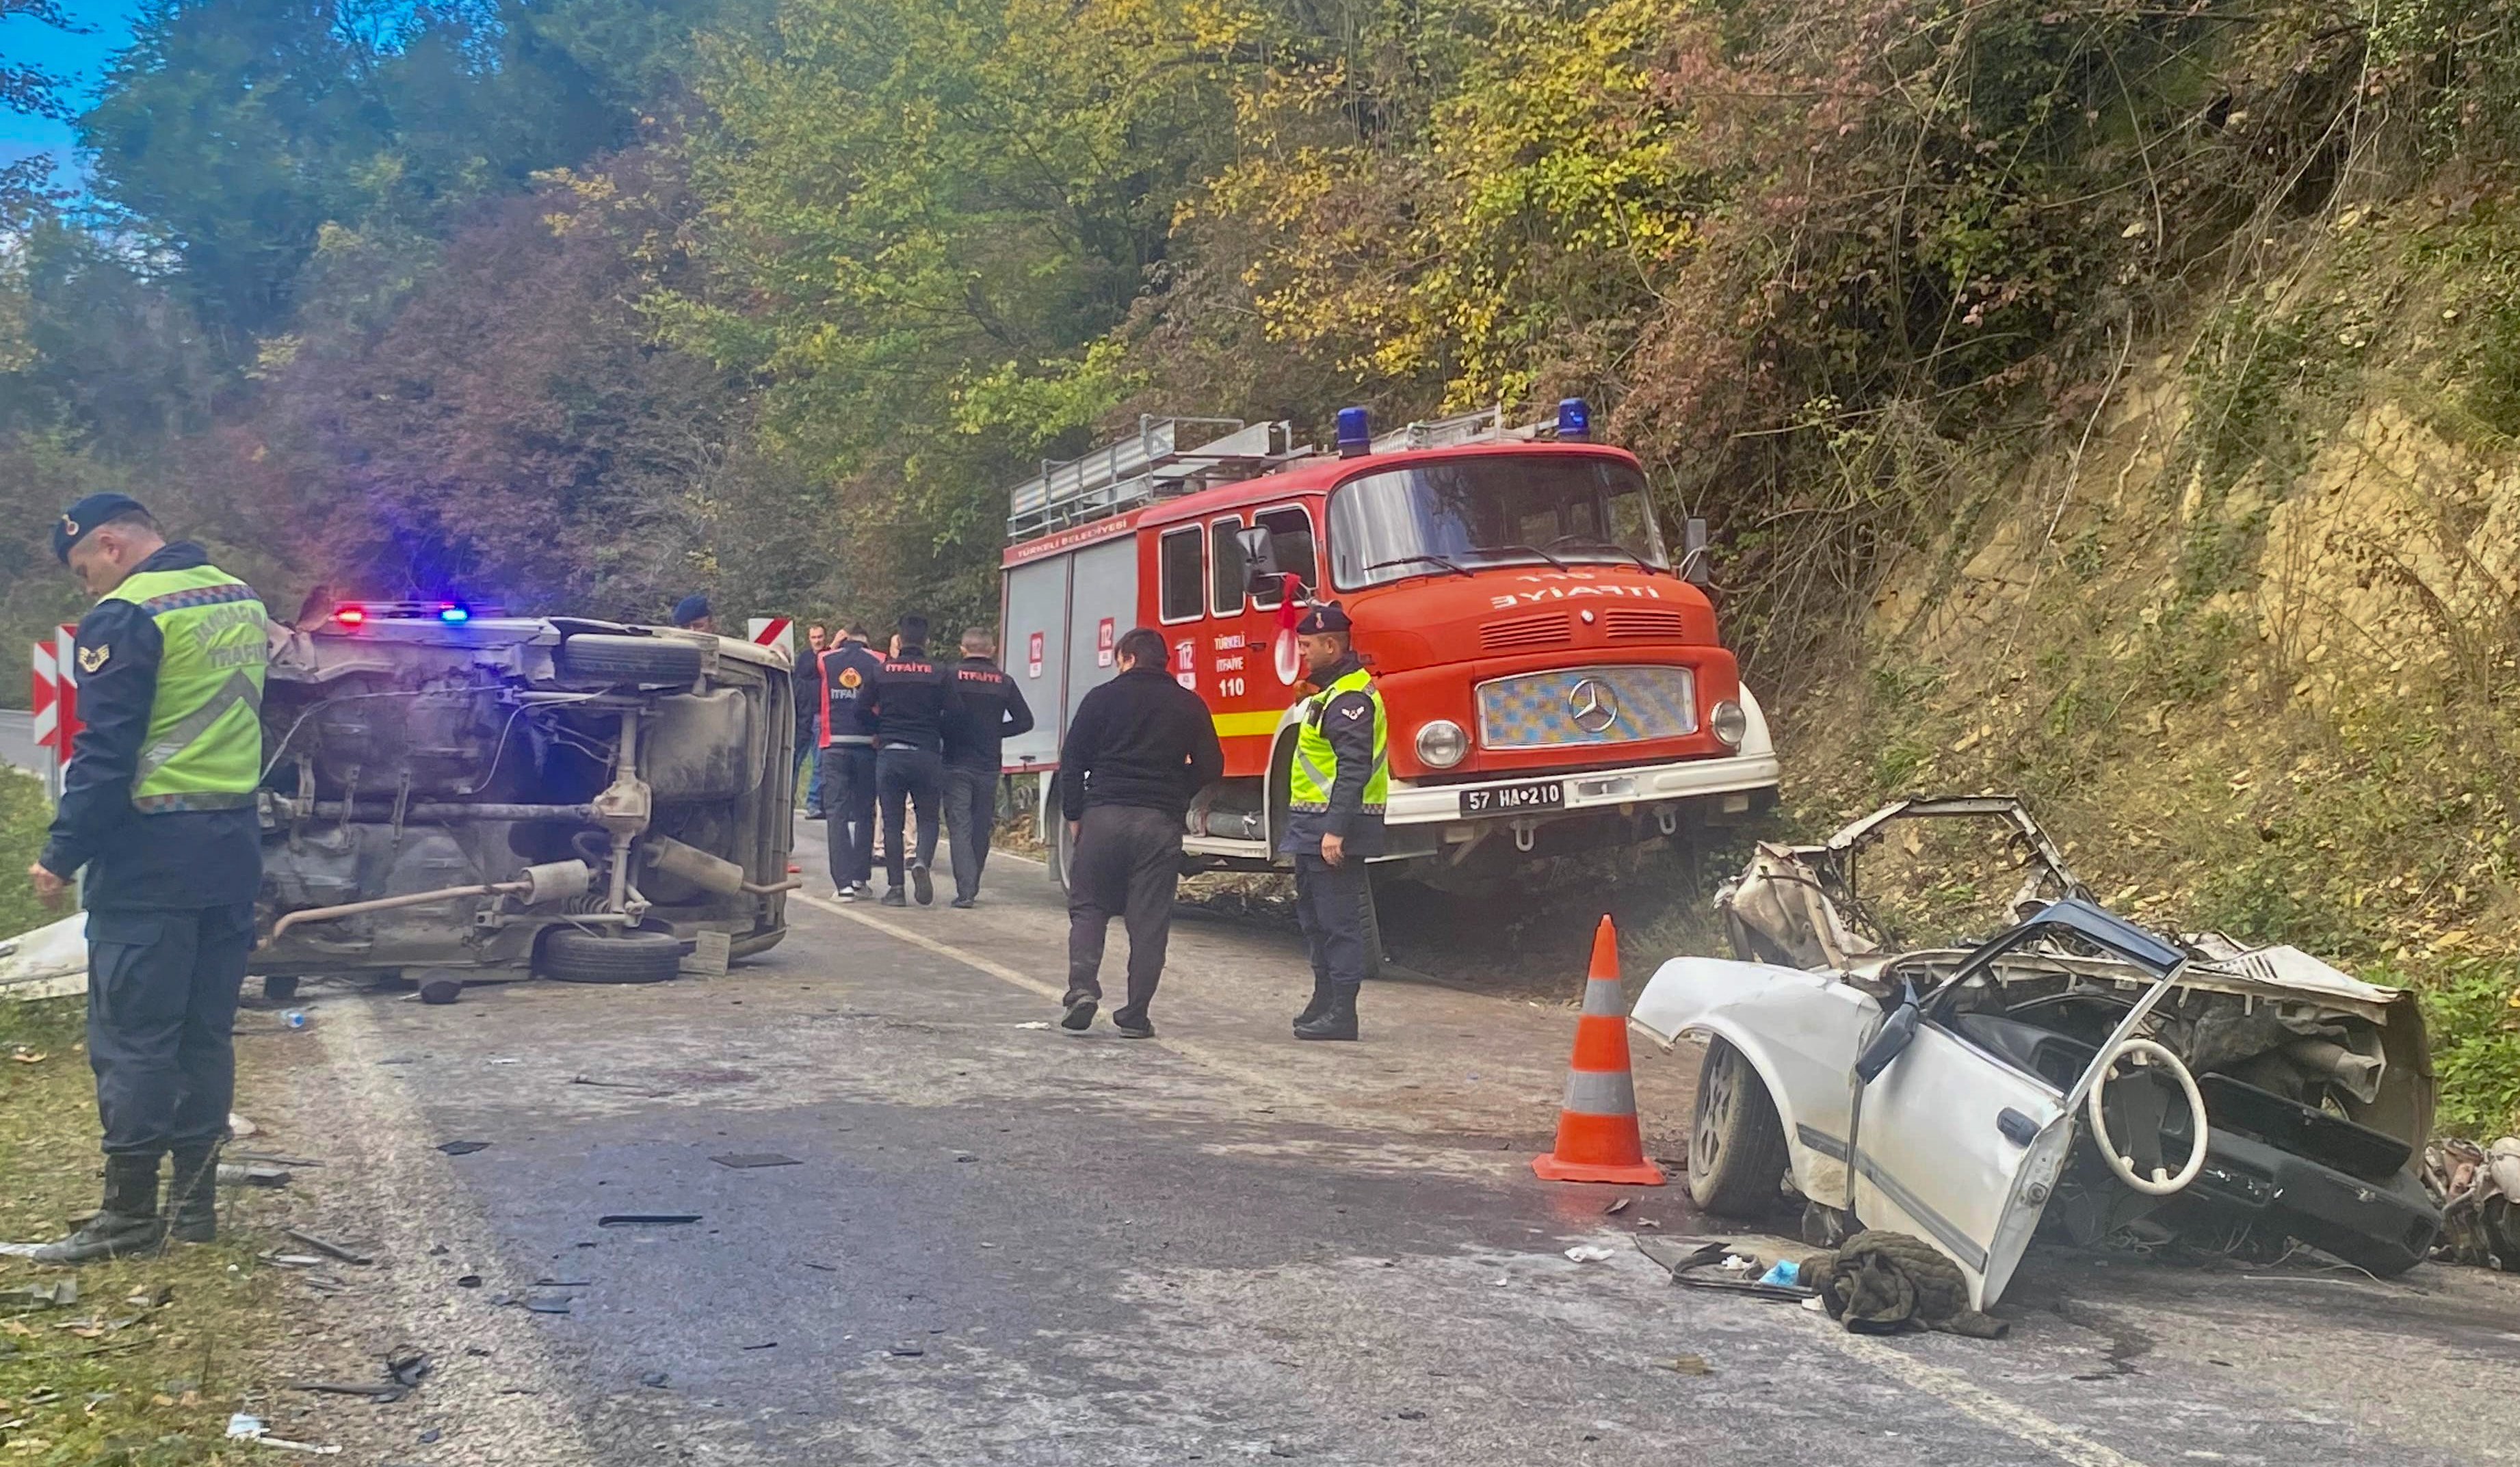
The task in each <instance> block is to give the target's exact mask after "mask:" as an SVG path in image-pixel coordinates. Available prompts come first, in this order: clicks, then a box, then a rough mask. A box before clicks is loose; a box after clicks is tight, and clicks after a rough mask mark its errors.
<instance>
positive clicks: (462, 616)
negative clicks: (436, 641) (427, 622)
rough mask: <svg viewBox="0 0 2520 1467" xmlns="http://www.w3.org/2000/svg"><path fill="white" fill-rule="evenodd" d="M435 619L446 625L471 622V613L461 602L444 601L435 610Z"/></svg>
mask: <svg viewBox="0 0 2520 1467" xmlns="http://www.w3.org/2000/svg"><path fill="white" fill-rule="evenodd" d="M437 619H438V620H439V621H442V622H446V623H448V624H450V625H451V624H453V623H456V622H464V621H471V620H472V612H471V611H470V610H468V609H466V608H465V605H464V603H463V602H461V601H444V602H441V603H439V605H438V608H437Z"/></svg>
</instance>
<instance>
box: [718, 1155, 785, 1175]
mask: <svg viewBox="0 0 2520 1467" xmlns="http://www.w3.org/2000/svg"><path fill="white" fill-rule="evenodd" d="M709 1160H710V1161H713V1162H715V1163H717V1164H718V1165H719V1166H721V1167H726V1168H728V1169H730V1170H732V1171H737V1172H742V1171H749V1170H751V1169H753V1168H756V1167H801V1166H803V1165H804V1163H803V1162H800V1161H798V1160H797V1159H796V1158H794V1157H792V1156H781V1155H780V1154H779V1153H778V1152H776V1151H730V1152H728V1153H727V1154H726V1155H724V1156H712V1157H710V1158H709Z"/></svg>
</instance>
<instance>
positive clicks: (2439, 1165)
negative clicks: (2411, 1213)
mask: <svg viewBox="0 0 2520 1467" xmlns="http://www.w3.org/2000/svg"><path fill="white" fill-rule="evenodd" d="M2423 1179H2424V1190H2425V1191H2427V1192H2429V1193H2431V1194H2432V1197H2433V1200H2434V1201H2435V1202H2438V1203H2440V1204H2441V1209H2442V1239H2441V1242H2440V1243H2439V1244H2438V1245H2436V1246H2435V1247H2434V1249H2433V1257H2434V1258H2436V1259H2438V1260H2440V1261H2442V1262H2444V1263H2453V1264H2481V1265H2484V1266H2485V1267H2495V1268H2502V1269H2506V1270H2508V1271H2511V1272H2520V1136H2508V1135H2506V1136H2504V1137H2503V1138H2502V1139H2500V1140H2498V1141H2496V1142H2495V1143H2494V1144H2493V1145H2491V1146H2480V1145H2478V1144H2477V1143H2476V1142H2474V1141H2465V1140H2439V1141H2435V1142H2433V1143H2432V1144H2431V1145H2429V1146H2426V1147H2425V1148H2424V1171H2423Z"/></svg>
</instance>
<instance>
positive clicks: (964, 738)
mask: <svg viewBox="0 0 2520 1467" xmlns="http://www.w3.org/2000/svg"><path fill="white" fill-rule="evenodd" d="M997 651H998V639H997V638H996V637H995V636H994V635H993V634H991V633H990V632H989V631H988V630H987V629H985V628H982V627H971V628H968V629H967V630H966V631H965V632H964V633H963V660H962V662H961V663H960V664H958V665H957V666H956V667H955V669H954V688H955V692H956V694H957V697H956V704H957V706H956V710H955V711H954V713H953V714H951V715H950V716H948V717H947V719H946V720H945V837H946V839H948V840H950V841H952V842H953V843H954V905H955V906H957V907H964V908H967V907H969V906H970V905H971V904H972V903H973V902H974V901H976V900H978V898H979V895H980V868H981V867H984V866H987V865H988V863H989V836H990V834H991V833H992V827H993V826H994V825H996V824H997V821H998V768H999V765H1000V762H1001V761H1002V760H1003V758H1004V757H1005V756H1004V745H1005V743H1006V740H1008V739H1010V738H1012V737H1014V736H1015V735H1016V734H1018V733H1031V732H1032V708H1031V706H1030V705H1029V704H1027V703H1025V702H1024V695H1023V689H1019V688H1017V687H1016V686H1015V680H1014V679H1012V678H1010V677H1008V676H1007V675H1006V673H1005V672H1003V671H1002V670H1000V669H999V667H998V664H997V660H996V658H997Z"/></svg>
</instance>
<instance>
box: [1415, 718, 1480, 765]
mask: <svg viewBox="0 0 2520 1467" xmlns="http://www.w3.org/2000/svg"><path fill="white" fill-rule="evenodd" d="M1469 751H1470V735H1468V734H1467V733H1463V732H1462V726H1461V725H1460V724H1457V723H1455V722H1453V721H1452V720H1451V719H1449V718H1439V719H1436V720H1435V721H1434V722H1432V723H1426V724H1420V725H1418V762H1419V763H1422V764H1424V765H1425V766H1426V767H1427V768H1428V769H1451V768H1452V767H1453V766H1454V765H1456V764H1459V763H1461V762H1462V756H1463V755H1464V754H1467V753H1468V752H1469Z"/></svg>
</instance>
